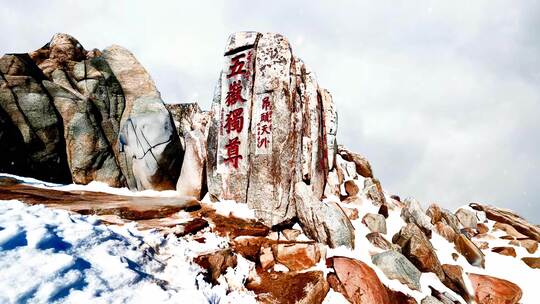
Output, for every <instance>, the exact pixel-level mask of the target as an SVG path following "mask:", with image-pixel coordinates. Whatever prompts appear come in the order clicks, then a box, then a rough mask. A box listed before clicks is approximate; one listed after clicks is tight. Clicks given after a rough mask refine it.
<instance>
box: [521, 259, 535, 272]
mask: <svg viewBox="0 0 540 304" xmlns="http://www.w3.org/2000/svg"><path fill="white" fill-rule="evenodd" d="M521 260H522V261H523V262H524V263H525V264H527V265H528V266H529V267H531V268H534V269H540V258H538V257H524V258H521Z"/></svg>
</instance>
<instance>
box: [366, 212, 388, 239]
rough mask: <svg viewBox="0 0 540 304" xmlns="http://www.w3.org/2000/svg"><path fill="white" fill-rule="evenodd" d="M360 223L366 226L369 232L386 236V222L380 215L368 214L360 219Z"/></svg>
mask: <svg viewBox="0 0 540 304" xmlns="http://www.w3.org/2000/svg"><path fill="white" fill-rule="evenodd" d="M362 223H363V224H364V225H366V226H367V227H368V229H369V231H371V232H380V233H382V234H386V220H385V219H384V216H382V215H380V214H374V213H368V214H366V215H365V216H364V217H363V218H362Z"/></svg>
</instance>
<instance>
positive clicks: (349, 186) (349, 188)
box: [343, 180, 360, 196]
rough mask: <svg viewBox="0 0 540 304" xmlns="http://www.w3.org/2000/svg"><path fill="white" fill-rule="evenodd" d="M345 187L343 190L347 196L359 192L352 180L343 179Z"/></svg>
mask: <svg viewBox="0 0 540 304" xmlns="http://www.w3.org/2000/svg"><path fill="white" fill-rule="evenodd" d="M343 186H344V187H345V192H346V193H347V196H355V195H357V194H358V192H360V189H359V188H358V185H356V183H355V182H354V181H353V180H348V181H345V183H344V184H343Z"/></svg>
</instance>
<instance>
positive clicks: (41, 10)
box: [0, 0, 540, 223]
mask: <svg viewBox="0 0 540 304" xmlns="http://www.w3.org/2000/svg"><path fill="white" fill-rule="evenodd" d="M68 3H69V4H66V3H65V2H60V1H47V2H44V1H35V2H32V3H29V2H21V1H18V2H16V1H11V2H7V3H5V4H3V9H2V11H0V17H1V18H0V24H1V25H2V29H3V30H2V33H0V35H1V36H0V41H2V43H1V44H0V52H2V53H4V52H25V51H28V50H31V49H36V48H38V47H40V46H41V45H43V44H44V43H45V42H46V40H48V39H49V37H51V36H52V35H53V34H54V33H55V32H68V33H71V34H72V35H74V36H75V37H77V38H78V39H79V40H80V41H81V43H82V44H83V45H84V46H85V47H86V48H93V47H97V48H104V47H106V46H108V45H110V44H113V43H115V44H120V45H123V46H125V47H127V48H129V49H130V50H132V51H133V52H134V53H135V55H136V56H137V58H138V59H139V60H140V61H141V62H142V63H143V64H144V65H145V67H146V68H147V69H148V70H149V72H150V73H151V74H152V76H153V78H154V79H155V81H156V83H157V85H158V88H160V90H161V92H162V96H163V98H164V99H165V100H166V101H167V102H189V101H194V100H197V101H199V102H200V103H201V105H202V106H203V107H208V106H209V104H210V100H211V98H212V93H213V87H214V85H215V82H216V79H217V76H218V73H219V70H220V68H221V62H222V57H221V56H222V52H223V47H224V44H225V41H226V39H227V36H228V35H229V34H230V33H231V32H234V31H239V30H258V31H274V32H280V33H283V34H284V35H286V36H287V37H288V38H289V40H290V41H291V44H292V47H293V51H294V52H295V54H297V55H298V56H300V57H302V58H303V59H304V61H305V62H306V63H307V64H308V65H309V66H310V67H311V69H312V70H314V71H315V72H316V74H317V77H318V80H319V83H320V84H321V85H322V86H324V87H325V88H327V89H329V90H330V91H331V92H332V95H333V96H334V100H335V102H336V103H337V106H338V111H339V114H340V125H339V137H340V141H341V142H342V143H344V144H345V145H347V146H348V147H350V148H351V149H353V150H356V151H358V152H360V153H363V154H365V155H366V156H367V157H368V158H369V159H370V160H371V162H372V165H373V167H374V170H375V173H376V175H377V176H378V177H379V178H380V180H381V181H382V183H383V186H384V187H385V189H387V190H388V191H390V192H392V193H397V194H400V195H402V196H414V197H417V198H418V199H420V200H421V201H422V202H423V203H424V204H426V205H427V204H428V203H430V202H440V203H441V204H443V205H444V206H446V207H448V208H455V207H457V206H460V205H463V204H466V203H469V202H472V201H480V202H487V203H493V204H496V205H499V206H503V207H507V208H510V209H514V210H516V211H518V212H520V213H521V214H523V215H525V216H526V217H527V218H529V219H531V220H533V221H535V222H537V223H538V222H540V204H538V203H537V202H538V201H540V194H538V191H535V188H536V186H537V185H538V184H540V177H538V176H539V175H538V173H537V172H539V169H540V168H539V167H540V139H539V138H540V137H539V136H538V134H540V123H538V119H537V117H536V116H537V115H538V114H539V113H540V89H539V83H540V59H539V58H540V57H539V56H538V54H540V34H539V30H538V29H539V28H540V18H538V16H539V15H540V4H539V3H537V2H534V1H520V2H513V3H508V2H507V1H473V2H470V1H469V2H456V1H453V2H446V1H445V2H442V1H427V0H426V1H420V0H419V1H413V2H411V1H403V2H402V1H392V2H382V1H379V2H373V1H355V2H352V1H331V2H329V1H328V2H326V1H325V2H323V1H320V2H315V1H273V2H271V3H270V2H256V1H251V2H245V1H226V2H225V1H197V2H185V1H182V2H177V1H174V2H173V1H169V2H159V4H156V3H150V2H143V1H115V2H114V4H111V3H112V2H110V1H91V2H68Z"/></svg>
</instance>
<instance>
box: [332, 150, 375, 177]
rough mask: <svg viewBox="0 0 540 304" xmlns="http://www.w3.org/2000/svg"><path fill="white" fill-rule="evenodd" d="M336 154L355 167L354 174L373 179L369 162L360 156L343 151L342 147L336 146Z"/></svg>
mask: <svg viewBox="0 0 540 304" xmlns="http://www.w3.org/2000/svg"><path fill="white" fill-rule="evenodd" d="M338 154H339V155H341V157H342V158H343V159H344V160H346V161H349V162H353V163H354V164H355V165H356V172H357V173H358V174H360V175H362V176H363V177H368V178H369V177H373V171H372V170H371V165H370V164H369V161H368V160H367V159H366V158H365V157H363V156H362V155H360V154H357V153H354V152H351V151H349V150H347V149H345V148H344V147H343V146H341V145H339V146H338Z"/></svg>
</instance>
